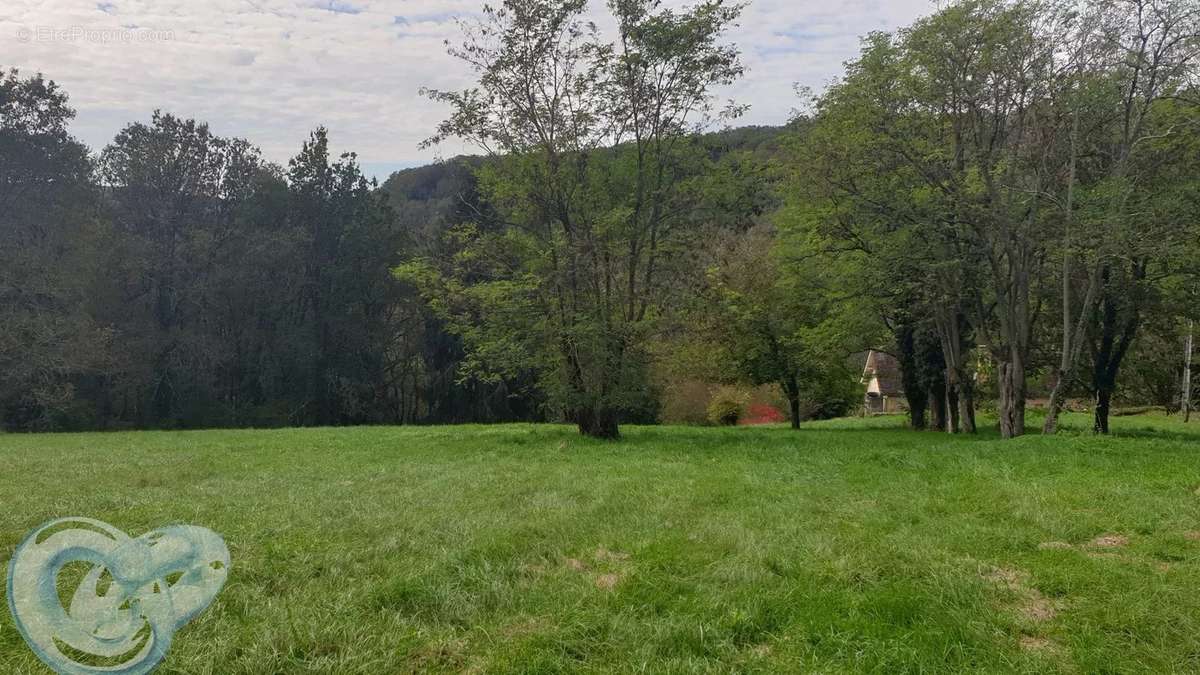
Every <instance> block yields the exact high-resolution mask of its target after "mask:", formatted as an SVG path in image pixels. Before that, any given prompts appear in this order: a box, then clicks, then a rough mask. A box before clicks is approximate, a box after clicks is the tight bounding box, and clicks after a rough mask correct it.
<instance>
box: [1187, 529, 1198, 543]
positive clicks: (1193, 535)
mask: <svg viewBox="0 0 1200 675" xmlns="http://www.w3.org/2000/svg"><path fill="white" fill-rule="evenodd" d="M1183 538H1184V539H1187V540H1188V541H1200V531H1196V530H1191V531H1190V532H1184V533H1183Z"/></svg>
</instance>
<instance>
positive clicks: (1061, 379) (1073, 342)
mask: <svg viewBox="0 0 1200 675" xmlns="http://www.w3.org/2000/svg"><path fill="white" fill-rule="evenodd" d="M1100 269H1101V265H1100V264H1097V265H1096V266H1095V268H1094V270H1093V272H1092V274H1090V275H1089V276H1088V288H1087V293H1086V294H1085V295H1084V299H1083V305H1082V306H1081V307H1080V312H1079V317H1078V319H1077V321H1076V323H1075V326H1074V327H1073V328H1072V326H1071V308H1070V301H1069V297H1070V282H1069V281H1066V282H1064V283H1063V293H1064V295H1065V297H1066V298H1068V299H1064V300H1063V345H1062V349H1063V351H1062V360H1061V362H1060V363H1059V366H1058V377H1057V378H1056V379H1055V381H1054V389H1053V390H1051V392H1050V406H1049V409H1048V410H1047V411H1046V422H1045V424H1043V425H1042V433H1043V434H1048V435H1050V434H1055V433H1058V418H1059V416H1060V415H1061V414H1062V410H1063V406H1064V405H1066V401H1067V394H1068V393H1070V390H1071V387H1072V386H1073V385H1074V384H1075V371H1076V369H1077V368H1078V366H1079V359H1080V357H1081V356H1082V355H1083V345H1084V342H1085V341H1086V340H1087V322H1088V320H1089V319H1090V318H1091V316H1092V310H1093V309H1094V308H1095V305H1096V295H1097V289H1098V288H1099V286H1100ZM1069 273H1070V265H1069V263H1064V264H1063V274H1064V275H1066V274H1069Z"/></svg>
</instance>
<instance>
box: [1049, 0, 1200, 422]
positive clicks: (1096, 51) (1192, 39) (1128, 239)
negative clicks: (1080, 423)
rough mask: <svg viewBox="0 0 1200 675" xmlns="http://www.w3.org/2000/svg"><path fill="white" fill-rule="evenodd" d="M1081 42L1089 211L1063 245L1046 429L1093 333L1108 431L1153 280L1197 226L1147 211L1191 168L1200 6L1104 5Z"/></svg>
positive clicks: (1083, 185)
mask: <svg viewBox="0 0 1200 675" xmlns="http://www.w3.org/2000/svg"><path fill="white" fill-rule="evenodd" d="M1075 42H1076V44H1077V47H1076V50H1075V51H1076V54H1075V57H1074V63H1073V64H1072V65H1071V67H1070V70H1071V71H1072V72H1073V73H1076V75H1074V76H1073V77H1072V80H1073V83H1072V87H1073V89H1074V90H1075V93H1074V94H1073V97H1072V98H1073V101H1072V104H1071V106H1072V118H1073V126H1072V135H1071V150H1070V175H1069V182H1068V184H1067V186H1066V200H1065V211H1066V219H1067V220H1066V222H1067V224H1068V226H1070V225H1071V224H1072V222H1074V221H1078V220H1081V221H1082V222H1080V223H1078V225H1079V228H1078V229H1080V230H1082V231H1081V232H1080V233H1078V234H1077V235H1075V236H1072V233H1071V232H1070V231H1068V233H1067V237H1068V238H1067V241H1066V242H1065V245H1064V247H1063V260H1064V262H1063V273H1062V285H1063V303H1064V304H1063V349H1062V359H1061V364H1060V367H1059V375H1058V382H1057V383H1056V385H1055V389H1054V392H1053V394H1052V396H1051V405H1050V410H1049V414H1048V416H1047V419H1046V423H1045V426H1044V427H1043V431H1044V432H1046V433H1053V432H1054V430H1055V427H1056V423H1057V417H1058V413H1059V410H1060V408H1061V403H1062V398H1063V396H1064V395H1065V393H1064V392H1065V390H1066V389H1067V388H1068V387H1069V386H1070V384H1071V382H1072V381H1073V377H1074V368H1075V363H1076V362H1077V361H1078V359H1079V355H1080V351H1081V348H1082V346H1083V344H1084V343H1085V342H1088V343H1090V352H1091V357H1092V362H1093V368H1092V378H1091V380H1092V381H1091V389H1092V391H1093V394H1094V396H1095V398H1096V406H1095V421H1094V428H1095V430H1096V431H1097V432H1099V433H1107V431H1108V411H1109V407H1110V401H1111V399H1112V396H1113V392H1114V390H1115V388H1116V386H1117V381H1118V378H1117V375H1118V372H1119V370H1120V367H1121V362H1122V360H1123V359H1124V358H1125V355H1126V354H1127V353H1128V352H1129V349H1130V346H1131V343H1132V342H1133V340H1134V339H1135V338H1136V336H1137V334H1138V330H1139V327H1140V325H1141V322H1142V320H1143V317H1144V311H1143V307H1142V305H1143V304H1144V303H1145V302H1146V300H1147V297H1148V296H1147V294H1148V293H1151V294H1152V288H1151V287H1152V285H1153V284H1152V283H1151V282H1152V281H1153V279H1152V278H1150V279H1148V278H1147V277H1148V276H1149V277H1153V276H1154V275H1155V271H1154V270H1153V269H1151V268H1152V267H1154V266H1155V265H1156V261H1159V260H1163V259H1165V258H1166V257H1167V256H1169V254H1170V252H1171V250H1172V249H1173V248H1175V247H1176V246H1178V245H1180V243H1181V236H1182V238H1184V239H1186V237H1187V232H1188V230H1189V229H1190V227H1191V223H1190V222H1187V221H1185V222H1184V223H1180V222H1179V221H1178V220H1176V219H1168V220H1159V219H1154V218H1147V217H1145V215H1144V214H1147V213H1151V214H1153V213H1155V212H1156V211H1157V212H1159V213H1161V212H1162V208H1161V205H1162V204H1163V202H1164V200H1166V201H1167V202H1169V201H1170V200H1171V197H1169V196H1168V195H1167V193H1168V190H1167V189H1164V186H1173V185H1176V184H1178V182H1179V181H1178V178H1177V177H1176V176H1175V175H1174V173H1173V172H1172V171H1164V170H1163V167H1164V166H1170V167H1171V168H1172V169H1173V170H1178V169H1179V168H1180V167H1179V161H1178V157H1177V155H1178V153H1179V152H1180V151H1181V149H1182V148H1181V147H1180V137H1181V136H1182V137H1185V138H1187V137H1190V136H1192V134H1187V133H1185V130H1186V129H1187V128H1188V127H1190V126H1193V124H1192V123H1191V122H1190V121H1188V119H1187V118H1188V114H1189V113H1187V112H1184V113H1183V115H1182V116H1181V115H1180V114H1179V113H1180V111H1179V110H1178V108H1179V107H1180V106H1179V104H1178V103H1177V101H1180V100H1182V99H1180V98H1179V97H1178V94H1179V93H1180V90H1181V87H1184V86H1186V85H1187V83H1188V82H1189V81H1190V79H1191V78H1192V77H1193V76H1194V74H1195V65H1196V59H1197V58H1198V57H1200V7H1198V6H1197V5H1196V4H1195V3H1194V2H1190V1H1189V0H1165V1H1152V0H1123V1H1122V2H1115V3H1114V2H1105V3H1094V4H1092V5H1091V6H1090V7H1089V8H1088V11H1087V13H1086V14H1085V18H1084V20H1083V21H1082V22H1081V25H1080V27H1079V30H1078V37H1076V38H1075ZM1191 105H1194V104H1191ZM1191 105H1189V104H1186V103H1185V104H1184V107H1191ZM1192 114H1193V115H1194V110H1193V111H1192ZM1081 119H1082V121H1083V125H1082V126H1083V129H1084V131H1083V132H1081V131H1080V126H1081ZM1184 143H1186V141H1184ZM1172 145H1173V146H1174V147H1171V146H1172ZM1077 168H1078V170H1077ZM1080 193H1082V196H1083V199H1082V201H1080V200H1078V199H1076V195H1077V194H1080ZM1077 206H1078V207H1079V208H1078V209H1077V208H1076V207H1077ZM1077 211H1078V213H1077ZM1078 255H1084V256H1086V258H1087V259H1089V260H1090V263H1088V266H1089V268H1090V269H1089V270H1088V273H1087V275H1086V278H1085V280H1084V281H1083V284H1084V286H1085V290H1084V291H1083V292H1082V293H1077V294H1075V295H1076V297H1078V298H1081V304H1080V305H1079V307H1078V312H1077V314H1076V316H1077V319H1075V320H1074V321H1073V320H1072V316H1071V315H1072V308H1073V303H1072V283H1073V282H1074V281H1075V280H1073V279H1072V278H1071V270H1072V268H1071V260H1072V258H1073V257H1075V256H1078ZM1097 304H1099V308H1098V309H1096V305H1097ZM1094 310H1095V311H1094ZM1089 336H1090V339H1089Z"/></svg>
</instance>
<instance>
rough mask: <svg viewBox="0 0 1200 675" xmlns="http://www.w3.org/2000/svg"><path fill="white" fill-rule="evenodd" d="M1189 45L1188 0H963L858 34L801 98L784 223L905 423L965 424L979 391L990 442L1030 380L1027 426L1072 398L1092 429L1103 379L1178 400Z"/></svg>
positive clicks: (1191, 185) (1021, 403)
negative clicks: (859, 334) (845, 55)
mask: <svg viewBox="0 0 1200 675" xmlns="http://www.w3.org/2000/svg"><path fill="white" fill-rule="evenodd" d="M1198 58H1200V3H1197V2H1194V1H1193V0H1117V1H1112V0H1107V1H1097V2H1021V1H1017V2H997V1H995V0H967V1H965V2H959V3H955V4H953V5H951V6H949V7H947V8H945V9H943V10H941V11H939V12H937V13H936V14H934V15H933V16H931V17H929V18H927V19H924V20H922V21H919V22H917V23H916V24H914V25H913V26H911V27H908V28H905V29H903V30H900V31H898V32H896V33H894V34H885V33H876V34H872V35H871V36H869V37H868V38H867V39H866V40H865V41H864V45H863V50H862V54H861V56H860V57H859V58H858V59H857V60H855V61H854V62H852V63H850V64H849V65H848V72H847V75H846V76H845V78H844V79H843V80H842V81H841V82H839V83H838V84H836V85H835V86H834V87H832V88H831V89H830V90H829V91H828V92H827V93H826V94H825V95H823V96H822V97H821V98H820V99H819V101H817V103H816V107H815V116H814V121H815V123H814V125H813V126H812V127H811V129H810V133H809V134H808V135H807V137H806V138H805V139H804V140H803V141H801V142H798V144H797V146H796V152H797V154H798V155H800V156H803V157H805V158H806V160H807V161H806V162H804V163H803V164H798V165H797V167H796V174H795V181H794V182H793V183H792V184H793V186H794V192H793V195H792V197H793V199H794V200H795V201H796V203H798V204H800V205H802V208H803V210H804V213H805V214H806V215H807V216H808V218H809V220H808V221H807V222H804V223H801V224H799V227H801V229H803V230H804V231H806V232H809V233H811V234H812V235H813V236H814V237H817V238H819V239H820V240H821V242H822V243H821V246H822V247H823V248H824V250H827V251H830V252H836V255H837V257H838V259H839V260H842V261H844V263H845V264H847V265H850V266H852V267H853V268H854V269H856V270H861V271H862V274H860V275H855V276H854V277H853V279H855V280H857V281H860V282H862V283H860V284H859V285H858V286H857V288H858V289H859V290H860V291H863V293H864V295H868V294H869V295H870V296H871V297H872V299H874V300H876V301H878V308H879V310H880V312H881V314H882V315H883V316H885V318H886V319H887V321H886V324H887V325H888V326H889V327H890V329H891V333H892V336H893V340H892V342H893V343H894V345H895V349H896V350H897V353H898V354H899V355H900V356H901V358H902V361H903V364H904V367H905V372H906V375H907V379H906V385H907V387H906V388H907V390H908V393H909V400H910V402H911V403H912V404H913V417H914V423H915V424H916V425H917V426H923V425H924V424H925V423H926V413H927V411H930V412H932V418H933V423H934V424H935V425H936V426H939V427H941V428H945V429H950V430H963V431H973V430H974V428H975V419H974V413H975V409H976V401H975V399H976V398H977V397H978V396H979V391H977V389H979V388H980V386H981V384H985V385H986V389H985V390H984V393H986V394H988V395H989V398H991V399H994V401H995V403H996V410H997V414H998V415H999V418H1000V430H1001V432H1002V433H1003V434H1004V435H1005V436H1016V435H1019V434H1021V433H1024V431H1025V407H1026V401H1027V399H1029V398H1030V397H1031V394H1033V395H1034V396H1045V397H1047V398H1048V400H1047V401H1046V404H1047V408H1048V414H1047V418H1046V420H1045V425H1044V430H1045V431H1046V432H1048V433H1052V432H1053V431H1054V430H1055V428H1056V424H1057V419H1058V415H1059V413H1060V412H1061V410H1062V409H1063V407H1064V405H1065V404H1066V403H1067V402H1068V401H1069V400H1071V399H1073V398H1076V397H1082V398H1084V399H1085V400H1086V401H1087V403H1086V404H1085V405H1086V407H1088V408H1089V409H1091V410H1093V411H1094V426H1095V429H1096V431H1098V432H1101V433H1106V432H1107V431H1108V417H1109V414H1110V412H1111V409H1112V404H1113V400H1114V397H1115V396H1116V395H1117V393H1118V391H1119V386H1118V385H1119V384H1120V383H1122V382H1125V383H1126V384H1131V383H1136V384H1138V385H1139V386H1141V387H1142V388H1143V389H1144V390H1157V391H1156V392H1154V393H1151V392H1150V391H1146V392H1145V394H1144V395H1146V396H1147V397H1148V398H1152V399H1153V400H1154V401H1155V402H1159V403H1163V404H1165V405H1168V406H1171V405H1172V404H1174V407H1176V408H1178V407H1179V405H1180V404H1182V405H1185V406H1186V405H1187V402H1188V401H1189V399H1190V398H1191V396H1192V393H1191V392H1184V391H1183V386H1182V384H1181V383H1182V382H1183V381H1186V379H1185V378H1183V377H1181V375H1182V371H1183V364H1184V362H1185V354H1184V344H1185V342H1186V340H1185V339H1184V338H1185V334H1186V333H1187V332H1188V331H1190V330H1191V326H1192V324H1191V323H1189V318H1195V317H1196V315H1197V313H1198V311H1200V310H1198V308H1197V304H1198V303H1197V301H1198V300H1200V294H1198V290H1200V286H1198V284H1197V270H1198V269H1200V268H1198V265H1197V261H1198V260H1200V258H1198V256H1200V219H1198V218H1197V214H1200V182H1198V176H1200V171H1198V169H1200V107H1198V106H1200V91H1198V90H1197V89H1196V83H1197V79H1196V77H1197V73H1198V69H1197V59H1198ZM1139 352H1140V353H1139ZM1131 364H1136V367H1135V368H1130V369H1129V370H1130V371H1131V372H1129V373H1128V375H1129V377H1124V378H1123V377H1122V374H1123V373H1125V371H1126V369H1127V367H1128V366H1130V365H1131ZM1154 372H1157V376H1155V375H1154V374H1153V373H1154Z"/></svg>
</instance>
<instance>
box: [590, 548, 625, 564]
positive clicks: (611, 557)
mask: <svg viewBox="0 0 1200 675" xmlns="http://www.w3.org/2000/svg"><path fill="white" fill-rule="evenodd" d="M595 557H596V560H599V561H600V562H606V561H607V562H625V561H626V560H629V554H628V553H621V552H619V551H610V550H608V549H606V548H604V547H603V546H601V547H599V548H597V549H596V554H595Z"/></svg>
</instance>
